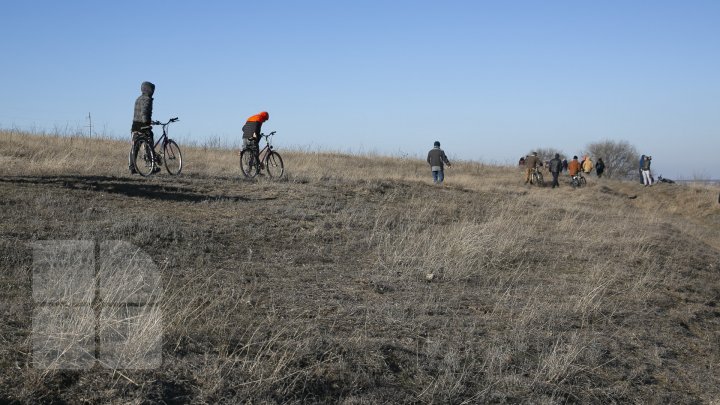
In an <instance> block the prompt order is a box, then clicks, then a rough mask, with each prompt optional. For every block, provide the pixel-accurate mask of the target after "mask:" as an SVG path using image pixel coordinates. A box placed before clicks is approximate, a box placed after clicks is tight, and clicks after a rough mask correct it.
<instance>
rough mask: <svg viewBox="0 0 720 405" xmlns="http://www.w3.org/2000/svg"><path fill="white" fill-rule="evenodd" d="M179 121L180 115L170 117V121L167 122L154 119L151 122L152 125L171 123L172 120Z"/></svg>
mask: <svg viewBox="0 0 720 405" xmlns="http://www.w3.org/2000/svg"><path fill="white" fill-rule="evenodd" d="M178 121H180V119H179V118H178V117H175V118H170V119H169V120H168V122H166V123H162V122H160V121H153V122H151V123H150V125H167V124H169V123H171V122H178Z"/></svg>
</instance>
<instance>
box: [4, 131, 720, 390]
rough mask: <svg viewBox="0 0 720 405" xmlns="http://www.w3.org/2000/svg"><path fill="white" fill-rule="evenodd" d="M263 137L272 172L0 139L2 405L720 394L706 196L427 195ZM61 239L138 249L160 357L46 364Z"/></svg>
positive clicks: (515, 181)
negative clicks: (44, 300)
mask: <svg viewBox="0 0 720 405" xmlns="http://www.w3.org/2000/svg"><path fill="white" fill-rule="evenodd" d="M276 143H277V146H279V147H278V151H279V152H280V153H282V154H283V157H284V159H285V165H286V169H287V176H286V177H285V178H284V179H281V180H278V181H272V180H270V179H267V178H265V177H259V178H258V179H256V180H246V179H244V178H241V177H240V174H239V168H238V162H237V156H236V151H230V150H223V149H214V148H202V147H195V148H187V147H186V148H183V153H184V159H185V167H184V169H183V174H182V175H181V176H179V177H171V176H169V175H167V174H166V173H164V172H163V173H161V174H159V175H156V176H154V177H152V178H140V177H138V176H130V175H129V174H128V173H127V167H126V166H127V162H126V153H127V149H128V147H129V145H128V143H127V142H120V141H112V140H102V139H87V138H68V137H53V136H40V135H32V134H24V133H17V132H9V131H5V132H0V253H1V256H0V312H1V313H2V318H1V321H0V403H8V402H9V403H138V404H139V403H167V404H171V403H237V402H249V403H306V402H311V403H343V404H360V403H368V404H370V403H373V404H374V403H439V404H446V403H539V404H554V403H598V404H607V403H673V404H676V403H677V404H681V403H683V404H684V403H708V404H717V403H720V307H719V306H718V305H719V303H720V282H719V279H720V277H719V276H720V260H719V258H720V232H718V230H720V205H719V204H718V191H719V190H718V189H717V187H715V188H713V187H709V186H694V185H678V184H665V183H663V184H658V185H656V186H653V187H647V188H645V187H642V186H641V185H640V184H639V183H637V182H620V181H613V180H604V179H603V180H598V179H597V178H595V177H590V178H588V183H589V184H588V186H587V187H585V188H582V189H577V190H573V189H571V187H570V186H569V185H568V183H567V181H566V180H564V182H563V183H562V186H561V188H560V189H556V190H551V189H550V188H534V187H528V186H525V185H523V181H522V175H521V174H520V172H519V171H518V170H517V169H516V168H511V167H499V166H489V165H483V164H480V163H476V162H456V164H455V165H454V166H453V167H452V168H450V169H449V170H448V171H447V173H446V183H445V185H443V186H435V185H433V184H432V181H431V178H430V177H431V176H430V173H429V168H428V166H427V164H426V163H425V162H424V161H421V160H416V159H399V158H389V157H382V156H349V155H341V154H333V153H312V152H309V151H304V152H298V151H286V150H283V149H282V142H281V139H277V140H276ZM180 146H181V148H182V147H183V145H182V144H181V145H180ZM53 240H83V241H93V242H95V243H97V244H98V245H100V244H103V242H106V241H113V240H120V241H125V242H127V243H128V244H132V245H134V246H136V247H139V248H141V249H142V251H143V252H144V253H145V254H147V255H148V256H149V258H150V259H151V260H152V262H153V263H154V264H155V265H156V266H157V268H158V271H159V272H160V275H161V280H160V284H161V287H162V290H163V292H164V293H163V295H162V297H161V298H159V299H158V300H157V303H158V306H157V307H154V308H155V309H154V310H153V311H154V312H153V311H151V312H152V313H149V314H146V315H148V316H147V317H144V318H143V319H149V320H151V321H152V322H162V340H161V341H162V344H161V347H159V348H158V350H160V351H161V354H162V361H161V363H160V364H157V365H156V366H153V367H150V368H148V367H146V368H144V369H143V368H140V369H133V368H115V367H108V366H107V364H105V365H104V366H103V365H102V364H94V365H93V366H92V367H91V368H89V369H80V370H68V369H53V368H52V367H50V368H48V367H46V366H43V365H42V364H38V362H37V360H36V357H34V356H33V339H37V338H38V336H37V334H38V333H52V332H51V331H45V332H43V331H44V329H42V328H39V329H38V328H35V329H33V327H34V325H33V321H34V318H35V321H36V322H37V318H38V309H37V308H36V306H37V305H36V302H35V301H34V298H33V284H32V282H33V246H35V245H36V244H37V243H44V242H43V241H53ZM71 278H72V275H68V280H70V279H71ZM68 282H69V281H68ZM117 283H120V284H122V285H123V286H119V285H118V286H117V288H118V289H120V288H124V286H126V283H130V281H123V280H117ZM106 293H107V294H110V293H112V291H111V292H107V291H106ZM93 310H94V311H95V313H97V308H94V309H91V310H90V311H89V315H88V317H91V316H92V314H93ZM58 322H60V321H58ZM88 322H89V323H88ZM93 322H95V325H96V326H97V328H98V330H99V331H100V330H106V329H103V328H109V327H111V326H112V325H110V324H109V323H108V322H109V321H107V320H106V318H105V317H102V316H101V317H100V318H98V320H97V321H95V320H94V318H93V319H91V320H90V321H88V319H85V318H82V319H79V321H78V322H77V324H76V325H74V327H77V328H86V327H87V325H90V326H89V328H90V330H92V326H93ZM33 331H35V332H33ZM143 331H146V329H143V328H137V329H136V332H137V334H138V336H137V337H138V339H137V340H136V341H137V342H149V341H152V338H153V337H154V336H152V335H151V334H149V333H148V332H143ZM98 333H100V332H98ZM143 333H144V334H143ZM63 338H64V339H68V338H67V336H65V337H63ZM85 338H87V336H85ZM91 339H92V337H91ZM95 339H97V338H95ZM96 341H97V340H96ZM148 344H149V343H138V344H137V345H136V347H130V348H127V349H128V350H140V351H142V350H144V349H145V348H146V345H148Z"/></svg>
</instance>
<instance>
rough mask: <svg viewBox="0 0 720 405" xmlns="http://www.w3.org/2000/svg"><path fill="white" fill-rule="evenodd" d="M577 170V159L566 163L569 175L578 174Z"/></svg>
mask: <svg viewBox="0 0 720 405" xmlns="http://www.w3.org/2000/svg"><path fill="white" fill-rule="evenodd" d="M579 171H580V162H578V160H577V159H573V160H571V161H570V163H568V173H569V174H570V175H571V176H574V175H576V174H578V172H579Z"/></svg>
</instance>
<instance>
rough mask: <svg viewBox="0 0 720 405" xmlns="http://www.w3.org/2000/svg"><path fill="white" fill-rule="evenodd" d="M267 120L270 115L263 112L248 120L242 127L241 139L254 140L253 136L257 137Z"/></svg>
mask: <svg viewBox="0 0 720 405" xmlns="http://www.w3.org/2000/svg"><path fill="white" fill-rule="evenodd" d="M269 119H270V114H268V113H267V112H265V111H263V112H261V113H260V114H255V115H253V116H252V117H250V118H248V119H247V122H246V123H245V125H244V126H243V127H242V132H243V139H253V138H255V135H259V134H260V131H261V130H262V124H263V122H265V121H267V120H269Z"/></svg>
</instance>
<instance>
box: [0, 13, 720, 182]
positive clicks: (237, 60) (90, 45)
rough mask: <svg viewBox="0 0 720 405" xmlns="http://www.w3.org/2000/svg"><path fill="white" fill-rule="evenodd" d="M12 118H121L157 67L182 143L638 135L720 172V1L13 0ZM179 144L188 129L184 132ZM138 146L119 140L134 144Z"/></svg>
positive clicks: (167, 111)
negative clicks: (262, 118) (259, 137)
mask: <svg viewBox="0 0 720 405" xmlns="http://www.w3.org/2000/svg"><path fill="white" fill-rule="evenodd" d="M0 9H1V10H2V11H1V12H0V21H1V23H0V37H1V38H2V41H0V51H1V52H2V53H1V54H2V55H3V58H2V62H1V63H0V77H2V79H1V80H2V97H1V98H0V127H4V128H9V127H18V128H21V129H46V130H53V129H55V128H67V127H70V128H77V127H81V126H85V125H87V115H88V113H91V114H92V119H93V125H94V127H95V129H96V132H98V133H106V134H108V135H112V136H116V137H119V136H124V135H125V134H127V133H128V132H129V128H130V124H131V121H132V108H133V103H134V101H135V98H136V97H137V96H138V95H139V93H140V83H141V82H142V81H144V80H148V81H151V82H153V83H155V84H156V86H157V89H156V93H155V111H154V114H153V118H154V119H159V120H165V119H167V118H170V117H172V116H179V117H180V122H179V123H177V124H174V126H173V127H172V128H171V131H172V132H171V133H172V134H173V137H175V138H177V139H179V140H180V141H181V142H182V141H189V140H195V141H198V142H204V141H206V140H208V139H220V140H221V141H222V142H226V143H229V144H233V143H236V142H237V141H238V139H239V137H240V134H241V131H240V129H241V127H242V125H243V124H244V121H245V119H246V118H247V117H249V116H250V115H253V114H255V113H257V112H259V111H262V110H266V111H269V112H270V121H269V122H267V123H266V124H265V125H264V127H263V129H264V130H266V131H270V130H276V131H278V135H277V136H276V138H275V144H276V145H277V146H278V147H279V148H282V147H309V148H322V149H326V150H339V151H348V152H377V153H381V154H393V155H397V154H409V155H411V156H423V157H424V154H425V153H426V152H427V150H428V149H429V148H430V147H431V146H432V143H433V141H435V140H439V141H440V142H442V146H443V148H444V149H445V150H446V152H447V153H448V155H449V156H450V157H451V158H457V159H471V160H480V161H484V162H488V163H515V162H516V161H517V159H518V158H519V157H520V156H521V155H524V154H526V153H527V152H529V151H530V150H532V149H534V148H536V147H554V148H559V149H561V150H563V151H564V152H565V153H568V154H570V155H572V154H576V153H579V152H580V151H581V150H583V148H584V147H585V146H586V145H587V144H588V143H590V142H596V141H600V140H605V139H612V140H627V141H629V142H630V143H631V144H633V145H635V146H636V147H637V148H638V150H639V151H640V152H641V153H646V154H650V155H652V156H653V162H654V163H653V168H654V169H655V172H656V173H657V174H661V175H663V176H665V177H670V178H693V177H704V178H719V177H720V173H718V169H717V167H718V163H717V162H718V160H719V159H720V157H719V156H718V154H719V152H720V1H718V0H709V1H704V0H687V1H682V0H678V1H664V0H653V1H650V0H637V1H634V0H623V1H620V0H608V1H590V0H572V1H569V0H568V1H552V0H537V1H513V0H508V1H499V0H498V1H481V0H476V1H471V0H468V1H454V0H447V1H437V0H434V1H424V0H417V1H407V0H384V1H377V0H367V1H363V0H352V1H343V0H304V1H299V0H286V1H273V0H265V1H254V2H247V1H205V2H199V1H192V2H191V1H126V0H123V1H96V0H93V1H72V0H68V1H34V0H26V1H19V0H18V1H9V0H5V1H3V2H2V6H1V7H0ZM181 145H182V144H181ZM123 153H124V152H123Z"/></svg>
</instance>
